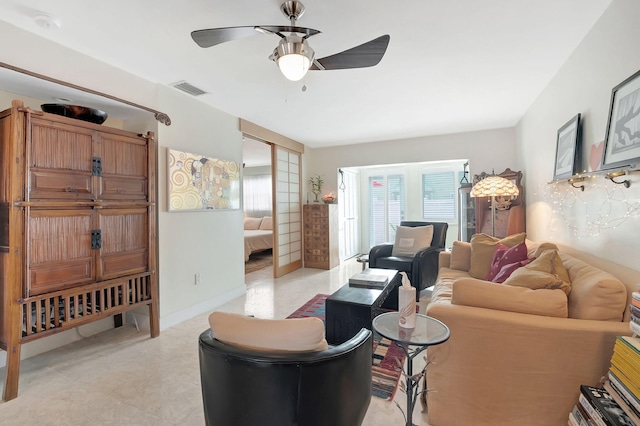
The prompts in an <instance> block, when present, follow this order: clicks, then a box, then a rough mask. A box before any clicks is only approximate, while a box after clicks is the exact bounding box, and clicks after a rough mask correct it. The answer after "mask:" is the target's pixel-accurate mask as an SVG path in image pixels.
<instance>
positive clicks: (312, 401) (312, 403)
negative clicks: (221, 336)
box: [199, 328, 372, 426]
mask: <svg viewBox="0 0 640 426" xmlns="http://www.w3.org/2000/svg"><path fill="white" fill-rule="evenodd" d="M371 339H372V337H371V331H369V330H367V329H364V328H363V329H362V330H361V331H360V332H359V333H358V334H356V335H355V336H354V337H353V338H352V339H350V340H348V341H347V342H345V343H343V344H341V345H339V346H334V347H329V349H326V350H323V351H319V352H305V353H282V352H280V353H276V352H264V351H255V350H249V349H242V348H239V347H236V346H231V345H227V344H225V343H222V342H220V341H219V340H217V339H215V337H214V336H213V333H212V331H211V329H209V330H207V331H205V332H203V333H202V334H201V335H200V339H199V346H200V377H201V384H202V397H203V402H204V416H205V421H206V424H207V425H212V426H213V425H215V426H218V425H234V426H254V425H265V426H271V425H273V426H294V425H295V426H313V425H317V426H324V425H335V426H356V425H360V424H362V421H363V419H364V416H365V414H366V412H367V408H368V407H369V403H370V401H371V348H372V340H371Z"/></svg>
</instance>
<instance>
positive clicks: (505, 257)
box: [486, 243, 527, 282]
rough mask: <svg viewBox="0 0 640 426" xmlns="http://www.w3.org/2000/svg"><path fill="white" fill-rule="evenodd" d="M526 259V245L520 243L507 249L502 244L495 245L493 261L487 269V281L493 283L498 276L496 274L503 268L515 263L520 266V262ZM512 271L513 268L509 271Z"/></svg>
mask: <svg viewBox="0 0 640 426" xmlns="http://www.w3.org/2000/svg"><path fill="white" fill-rule="evenodd" d="M526 259H527V245H526V244H525V243H520V244H517V245H515V246H513V247H508V246H505V245H504V244H502V243H497V244H496V248H495V249H494V251H493V260H492V261H491V267H490V268H489V273H488V274H487V278H486V279H487V281H494V278H495V277H496V275H498V272H500V271H501V270H502V268H504V267H505V266H507V265H512V264H516V263H517V264H518V265H519V266H520V262H521V261H523V260H526ZM514 270H515V268H513V269H512V270H511V271H512V272H513V271H514ZM505 273H506V272H505ZM503 275H504V274H503ZM506 278H507V277H505V279H506ZM502 281H504V280H502ZM502 281H494V282H502Z"/></svg>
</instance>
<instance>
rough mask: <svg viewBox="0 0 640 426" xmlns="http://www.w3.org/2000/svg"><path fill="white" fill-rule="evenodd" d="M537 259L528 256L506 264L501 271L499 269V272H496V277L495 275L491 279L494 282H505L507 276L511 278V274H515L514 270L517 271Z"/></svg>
mask: <svg viewBox="0 0 640 426" xmlns="http://www.w3.org/2000/svg"><path fill="white" fill-rule="evenodd" d="M534 260H535V259H533V258H527V259H525V260H521V261H520V262H515V263H510V264H508V265H504V266H503V267H502V268H501V269H500V271H498V273H497V274H496V276H495V277H493V279H492V280H491V281H492V282H494V283H503V282H505V280H506V279H507V278H509V277H510V276H511V274H513V271H515V270H516V269H518V268H522V267H523V266H526V265H528V264H529V263H531V262H533V261H534Z"/></svg>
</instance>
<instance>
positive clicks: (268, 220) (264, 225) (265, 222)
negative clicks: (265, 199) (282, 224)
mask: <svg viewBox="0 0 640 426" xmlns="http://www.w3.org/2000/svg"><path fill="white" fill-rule="evenodd" d="M259 229H264V230H265V231H271V230H272V229H273V218H272V217H271V216H265V217H263V218H262V221H261V222H260V228H259Z"/></svg>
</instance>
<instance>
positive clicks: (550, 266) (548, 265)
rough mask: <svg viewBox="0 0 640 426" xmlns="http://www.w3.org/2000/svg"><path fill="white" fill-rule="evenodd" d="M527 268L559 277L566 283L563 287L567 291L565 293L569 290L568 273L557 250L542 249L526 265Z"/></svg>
mask: <svg viewBox="0 0 640 426" xmlns="http://www.w3.org/2000/svg"><path fill="white" fill-rule="evenodd" d="M527 268H529V269H535V270H537V271H542V272H547V273H549V274H552V275H555V276H557V277H558V278H560V280H562V281H563V282H564V283H566V286H564V287H563V290H564V291H565V292H566V293H567V295H568V294H569V292H570V291H571V281H570V280H569V273H568V272H567V270H566V269H565V267H564V265H563V264H562V259H561V258H560V254H559V253H558V250H545V251H543V252H542V253H541V254H540V255H539V256H538V258H537V259H536V260H534V261H533V262H531V263H530V264H529V265H527Z"/></svg>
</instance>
